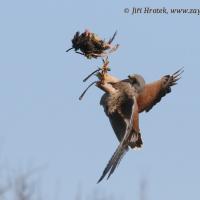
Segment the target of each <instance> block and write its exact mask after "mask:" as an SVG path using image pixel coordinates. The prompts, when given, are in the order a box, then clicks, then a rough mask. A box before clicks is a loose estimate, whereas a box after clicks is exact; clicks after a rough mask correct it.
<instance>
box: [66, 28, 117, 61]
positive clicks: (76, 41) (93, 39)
mask: <svg viewBox="0 0 200 200" xmlns="http://www.w3.org/2000/svg"><path fill="white" fill-rule="evenodd" d="M116 34H117V32H115V33H114V35H113V37H112V38H111V39H110V40H109V41H108V42H106V41H104V40H102V39H101V38H99V37H98V36H97V35H96V34H95V33H92V32H90V31H89V30H85V31H84V32H83V33H81V34H80V32H76V34H75V35H74V37H73V39H72V47H71V48H69V49H68V50H67V51H66V52H68V51H70V50H72V49H74V50H75V52H76V53H78V54H81V55H84V56H85V57H87V58H89V59H91V58H98V57H105V56H107V55H108V54H110V53H112V52H113V51H116V50H117V48H118V47H119V45H118V44H117V45H112V44H111V43H112V41H113V40H114V38H115V36H116ZM79 50H80V51H79Z"/></svg>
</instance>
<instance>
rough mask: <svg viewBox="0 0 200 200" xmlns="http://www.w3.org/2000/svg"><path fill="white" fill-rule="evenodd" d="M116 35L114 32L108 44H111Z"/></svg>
mask: <svg viewBox="0 0 200 200" xmlns="http://www.w3.org/2000/svg"><path fill="white" fill-rule="evenodd" d="M116 35H117V31H115V33H114V35H113V36H112V38H110V40H109V41H108V44H111V43H112V42H113V40H114V39H115V37H116Z"/></svg>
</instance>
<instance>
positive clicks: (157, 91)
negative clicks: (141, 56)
mask: <svg viewBox="0 0 200 200" xmlns="http://www.w3.org/2000/svg"><path fill="white" fill-rule="evenodd" d="M182 73H183V70H182V69H180V70H178V71H177V72H175V73H174V74H172V75H166V76H163V77H162V78H161V79H160V80H158V81H155V82H152V83H149V84H146V83H145V81H144V78H143V77H142V76H140V75H137V74H136V75H130V76H128V79H125V80H121V81H120V80H117V79H116V78H113V77H112V76H111V75H107V81H105V82H104V84H99V85H97V86H98V87H99V88H100V89H102V90H104V91H105V94H104V95H103V96H102V98H101V101H100V104H101V105H102V106H103V108H104V111H105V114H106V115H107V117H108V118H109V120H110V123H111V126H112V128H113V130H114V132H115V134H116V136H117V139H118V140H119V142H120V144H119V146H118V147H117V149H116V151H115V152H114V154H113V156H112V157H111V159H110V160H109V162H108V164H107V166H106V168H105V169H104V171H103V174H102V176H101V177H100V179H99V180H98V183H99V182H100V181H101V180H102V179H103V178H104V177H105V176H106V175H107V174H108V177H107V179H108V178H109V177H110V176H111V175H112V173H113V172H114V170H115V169H116V167H117V166H118V165H119V163H120V161H121V159H122V157H123V156H124V155H125V153H126V152H127V151H128V150H129V149H130V148H132V149H134V148H140V147H142V144H143V142H142V138H141V133H140V128H139V113H141V112H143V111H146V112H149V111H150V110H151V109H152V108H153V106H154V105H156V104H157V103H158V102H160V100H161V99H162V97H164V96H165V95H166V94H168V93H170V92H171V87H172V86H174V85H176V84H177V81H178V80H179V79H180V78H181V77H180V75H181V74H182ZM113 80H114V81H113Z"/></svg>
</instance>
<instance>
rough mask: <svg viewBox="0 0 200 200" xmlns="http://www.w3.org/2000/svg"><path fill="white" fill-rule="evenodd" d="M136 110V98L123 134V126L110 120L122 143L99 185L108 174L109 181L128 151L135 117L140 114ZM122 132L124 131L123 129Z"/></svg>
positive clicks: (107, 166)
mask: <svg viewBox="0 0 200 200" xmlns="http://www.w3.org/2000/svg"><path fill="white" fill-rule="evenodd" d="M136 109H137V102H136V98H135V97H134V101H133V103H132V109H131V116H130V120H129V121H128V123H127V125H126V126H125V132H124V133H123V132H121V133H120V126H121V125H120V123H118V122H116V121H115V120H113V119H110V121H111V125H112V127H113V129H114V131H115V133H116V135H117V137H118V139H119V140H120V141H121V142H120V144H119V145H118V147H117V149H116V151H115V152H114V154H113V155H112V157H111V159H110V160H109V162H108V164H107V165H106V167H105V169H104V171H103V173H102V176H101V177H100V179H99V180H98V182H97V183H99V182H101V181H102V180H103V178H104V177H105V176H106V175H107V174H108V177H107V179H108V178H109V177H110V176H111V175H112V174H113V172H114V171H115V169H116V167H117V166H118V165H119V163H120V161H121V160H122V158H123V156H124V155H125V153H126V152H127V151H128V149H129V147H128V146H129V141H130V139H131V137H132V135H133V133H134V132H133V127H134V125H135V120H134V117H135V115H138V112H137V110H136ZM112 120H113V121H112ZM137 122H138V121H137V120H136V123H137ZM124 123H125V122H124ZM117 124H118V126H119V127H118V126H117ZM116 127H117V132H116ZM121 130H122V131H123V129H121ZM121 137H122V138H121Z"/></svg>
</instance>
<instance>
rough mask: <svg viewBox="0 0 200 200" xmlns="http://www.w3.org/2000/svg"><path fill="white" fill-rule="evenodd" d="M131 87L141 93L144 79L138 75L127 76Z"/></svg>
mask: <svg viewBox="0 0 200 200" xmlns="http://www.w3.org/2000/svg"><path fill="white" fill-rule="evenodd" d="M128 78H129V81H130V83H131V85H132V86H133V87H134V88H135V89H136V90H137V91H138V92H142V90H143V89H144V86H145V80H144V78H143V77H142V76H141V75H139V74H133V75H129V76H128Z"/></svg>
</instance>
